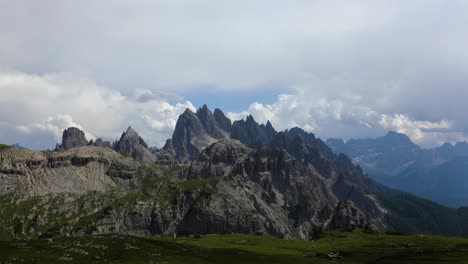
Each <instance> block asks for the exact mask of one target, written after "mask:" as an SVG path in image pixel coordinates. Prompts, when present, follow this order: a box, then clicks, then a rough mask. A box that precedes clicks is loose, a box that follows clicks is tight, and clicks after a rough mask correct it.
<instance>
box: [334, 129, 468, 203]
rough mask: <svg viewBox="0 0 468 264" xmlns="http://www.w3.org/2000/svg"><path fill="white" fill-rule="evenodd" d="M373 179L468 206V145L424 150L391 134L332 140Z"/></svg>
mask: <svg viewBox="0 0 468 264" xmlns="http://www.w3.org/2000/svg"><path fill="white" fill-rule="evenodd" d="M326 143H327V144H328V145H329V146H330V147H331V148H332V149H333V150H334V151H335V152H340V153H344V154H346V155H348V156H350V157H351V158H352V159H353V162H355V163H357V164H359V165H360V166H361V167H362V168H363V169H364V171H365V172H367V173H368V174H369V176H370V177H372V178H374V179H376V180H378V181H380V182H382V183H384V184H386V185H389V186H391V187H395V188H397V189H401V190H404V191H407V192H410V193H413V194H416V195H419V196H422V197H425V198H428V199H431V200H434V201H437V202H439V203H442V204H445V205H447V206H453V207H457V206H463V205H468V195H467V193H468V165H467V164H468V144H467V143H466V142H459V143H457V144H455V145H452V144H450V143H445V144H443V145H442V146H440V147H437V148H432V149H423V148H421V147H419V146H418V145H416V144H414V143H413V142H411V140H410V139H409V137H408V136H406V135H405V134H401V133H396V132H392V131H391V132H389V133H388V134H387V135H385V136H383V137H379V138H375V139H350V140H348V141H347V142H344V141H343V140H341V139H328V140H327V142H326Z"/></svg>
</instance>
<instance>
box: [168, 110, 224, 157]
mask: <svg viewBox="0 0 468 264" xmlns="http://www.w3.org/2000/svg"><path fill="white" fill-rule="evenodd" d="M230 127H231V120H229V119H228V118H227V117H226V116H225V115H224V113H223V112H222V111H221V110H219V109H217V110H215V114H213V113H212V112H211V111H210V109H209V108H208V106H207V105H203V106H202V107H201V108H199V109H198V110H197V112H196V113H194V112H192V111H191V110H190V109H186V110H185V112H184V113H183V114H182V115H180V116H179V119H178V120H177V123H176V127H175V130H174V134H173V135H172V143H171V144H172V150H171V151H173V153H174V157H175V159H176V160H178V161H180V162H188V161H190V160H193V159H195V158H197V157H198V155H199V154H200V152H201V151H202V150H203V149H205V148H206V147H208V146H209V145H211V144H213V143H214V142H216V141H218V140H220V139H225V138H229V133H230ZM169 148H170V145H167V147H164V149H165V150H166V151H169Z"/></svg>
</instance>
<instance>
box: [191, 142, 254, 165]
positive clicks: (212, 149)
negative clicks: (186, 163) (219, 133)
mask: <svg viewBox="0 0 468 264" xmlns="http://www.w3.org/2000/svg"><path fill="white" fill-rule="evenodd" d="M249 151H251V149H250V148H248V147H247V146H245V145H244V144H242V143H241V142H239V141H237V140H235V139H222V140H220V141H218V142H216V143H214V144H212V145H211V146H209V147H208V148H206V149H205V150H204V151H203V152H202V153H201V154H200V156H199V158H198V161H210V162H212V163H219V162H224V163H230V164H233V163H235V162H236V161H238V160H239V159H241V158H242V157H243V156H245V155H246V154H247V153H249Z"/></svg>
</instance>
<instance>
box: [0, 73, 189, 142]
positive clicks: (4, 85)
mask: <svg viewBox="0 0 468 264" xmlns="http://www.w3.org/2000/svg"><path fill="white" fill-rule="evenodd" d="M0 91H1V93H2V96H1V97H0V119H1V120H2V123H1V126H2V127H3V131H0V134H1V132H3V135H1V136H2V138H3V139H2V140H4V141H8V142H4V143H16V142H20V143H23V142H24V143H23V144H25V145H26V146H27V147H31V148H52V147H53V146H54V145H55V143H56V142H59V141H60V139H61V135H62V131H63V130H64V129H65V128H67V127H70V126H75V127H78V128H80V129H83V130H84V131H86V136H87V138H88V139H91V138H95V137H105V138H108V139H111V140H115V139H118V137H119V136H120V131H123V130H125V129H126V128H127V126H129V125H131V126H132V127H133V128H135V129H136V130H137V131H138V132H139V133H140V134H141V136H142V137H143V138H144V139H145V140H146V141H147V142H148V143H149V144H150V145H156V146H162V145H163V143H164V141H165V140H166V139H167V138H169V137H171V135H172V131H173V129H174V127H175V123H176V120H177V117H178V115H179V114H181V113H182V112H183V111H184V110H185V109H186V108H190V109H192V110H195V107H194V106H193V105H192V103H191V102H189V101H185V102H184V101H179V102H176V103H174V104H171V103H170V102H168V101H167V99H166V98H162V97H160V96H157V95H155V94H152V93H151V92H148V91H146V92H145V94H146V95H147V96H146V99H145V100H141V94H142V93H141V92H140V91H136V92H135V94H130V95H123V94H122V93H120V92H119V91H116V90H113V89H110V88H107V87H104V86H100V85H97V84H96V83H94V82H92V81H89V80H83V79H76V78H74V77H73V76H69V75H68V76H67V75H60V74H46V75H37V74H26V73H21V72H0ZM15 131H16V133H15ZM35 137H37V139H36V140H32V138H35ZM28 144H29V146H28Z"/></svg>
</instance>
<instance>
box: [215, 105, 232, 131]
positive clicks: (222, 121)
mask: <svg viewBox="0 0 468 264" xmlns="http://www.w3.org/2000/svg"><path fill="white" fill-rule="evenodd" d="M213 115H214V117H215V119H216V122H217V123H218V126H219V127H220V128H221V129H222V130H224V131H227V132H230V131H231V126H232V124H231V119H229V118H227V117H226V116H225V115H224V113H223V111H221V110H219V109H218V108H216V109H215V110H214V113H213Z"/></svg>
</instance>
